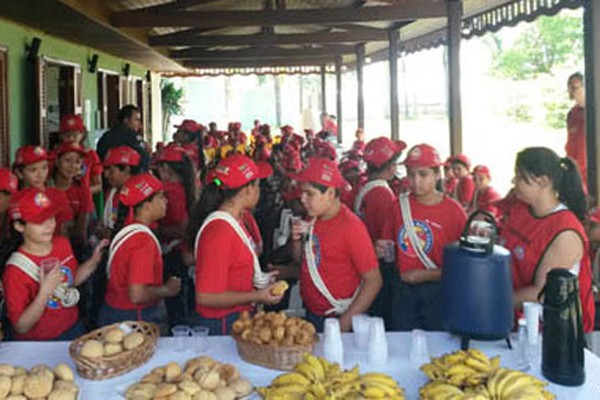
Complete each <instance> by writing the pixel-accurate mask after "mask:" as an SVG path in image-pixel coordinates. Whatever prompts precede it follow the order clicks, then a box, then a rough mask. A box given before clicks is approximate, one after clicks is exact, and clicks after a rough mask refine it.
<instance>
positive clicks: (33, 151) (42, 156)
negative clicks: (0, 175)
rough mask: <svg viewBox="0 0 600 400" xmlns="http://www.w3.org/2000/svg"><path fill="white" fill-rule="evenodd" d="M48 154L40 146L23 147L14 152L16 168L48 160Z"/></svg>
mask: <svg viewBox="0 0 600 400" xmlns="http://www.w3.org/2000/svg"><path fill="white" fill-rule="evenodd" d="M48 159H49V157H48V152H47V151H46V149H44V148H43V147H41V146H34V145H30V144H28V145H25V146H21V147H19V148H18V149H17V151H16V152H15V163H14V165H15V166H16V167H17V166H24V165H31V164H35V163H36V162H40V161H44V160H48Z"/></svg>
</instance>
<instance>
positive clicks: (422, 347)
mask: <svg viewBox="0 0 600 400" xmlns="http://www.w3.org/2000/svg"><path fill="white" fill-rule="evenodd" d="M410 361H411V363H413V364H415V365H422V364H426V363H428V362H429V350H428V349H427V337H426V336H425V331H423V330H422V329H413V331H412V341H411V346H410Z"/></svg>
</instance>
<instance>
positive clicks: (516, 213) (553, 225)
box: [501, 202, 595, 332]
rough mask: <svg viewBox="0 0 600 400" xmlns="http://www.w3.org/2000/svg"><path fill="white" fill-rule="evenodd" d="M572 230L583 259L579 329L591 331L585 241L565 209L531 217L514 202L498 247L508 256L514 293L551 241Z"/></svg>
mask: <svg viewBox="0 0 600 400" xmlns="http://www.w3.org/2000/svg"><path fill="white" fill-rule="evenodd" d="M569 230H571V231H575V232H576V233H577V234H578V235H579V236H580V237H581V240H582V242H583V246H584V248H583V257H582V258H581V260H580V261H579V294H580V299H581V305H582V309H583V329H584V331H585V332H591V331H592V330H593V329H594V314H595V305H594V296H593V292H592V270H591V266H590V264H591V263H590V258H589V257H588V254H589V241H588V239H587V235H586V233H585V230H584V228H583V225H581V222H580V221H579V220H578V219H577V217H576V216H575V214H573V213H572V212H571V211H569V210H568V209H565V210H561V211H556V212H554V213H552V214H550V215H547V216H545V217H542V218H540V217H536V216H534V215H532V214H531V211H530V209H529V206H528V205H527V204H525V203H523V202H518V203H517V204H515V205H514V206H513V207H512V208H511V209H510V211H509V214H508V215H507V218H506V221H505V223H504V225H503V230H502V237H501V244H502V245H503V246H504V247H506V248H507V249H509V250H510V252H511V255H512V279H513V287H514V289H515V290H519V289H521V288H524V287H527V286H530V285H531V284H532V283H533V281H534V279H535V273H536V271H537V268H538V266H539V264H540V262H541V260H542V258H543V257H544V254H545V253H546V251H547V250H548V247H550V245H551V244H552V242H553V241H554V239H555V238H556V237H557V236H558V235H559V234H561V233H562V232H565V231H569Z"/></svg>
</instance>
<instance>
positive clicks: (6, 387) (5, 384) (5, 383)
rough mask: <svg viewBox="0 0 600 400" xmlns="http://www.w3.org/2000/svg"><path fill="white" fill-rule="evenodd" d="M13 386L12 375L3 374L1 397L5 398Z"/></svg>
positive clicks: (0, 389)
mask: <svg viewBox="0 0 600 400" xmlns="http://www.w3.org/2000/svg"><path fill="white" fill-rule="evenodd" d="M11 386H12V380H11V379H10V376H5V375H2V376H0V399H3V398H5V397H6V396H8V394H9V393H10V388H11Z"/></svg>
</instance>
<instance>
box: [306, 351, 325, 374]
mask: <svg viewBox="0 0 600 400" xmlns="http://www.w3.org/2000/svg"><path fill="white" fill-rule="evenodd" d="M304 360H305V361H306V362H307V363H308V364H310V365H311V366H312V368H313V370H314V376H315V378H316V380H322V379H323V378H324V377H325V371H326V370H325V369H324V368H323V365H321V363H320V362H319V359H318V358H317V357H315V356H313V355H312V354H310V353H304Z"/></svg>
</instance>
